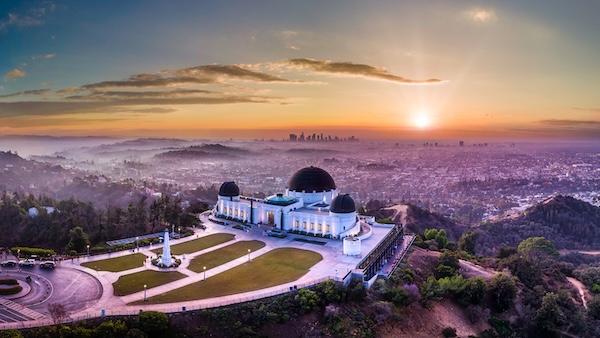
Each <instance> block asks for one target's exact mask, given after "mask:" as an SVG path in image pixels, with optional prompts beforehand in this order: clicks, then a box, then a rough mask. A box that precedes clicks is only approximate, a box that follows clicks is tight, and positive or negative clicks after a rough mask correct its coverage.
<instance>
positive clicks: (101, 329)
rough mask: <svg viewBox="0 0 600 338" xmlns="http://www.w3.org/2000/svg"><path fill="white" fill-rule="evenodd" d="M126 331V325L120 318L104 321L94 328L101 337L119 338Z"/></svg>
mask: <svg viewBox="0 0 600 338" xmlns="http://www.w3.org/2000/svg"><path fill="white" fill-rule="evenodd" d="M126 332H127V325H125V323H124V322H123V321H122V320H117V321H115V322H113V321H112V320H109V321H106V322H104V323H102V324H100V325H98V327H97V328H96V330H95V333H96V335H97V336H98V337H102V338H120V337H123V336H124V335H125V333H126Z"/></svg>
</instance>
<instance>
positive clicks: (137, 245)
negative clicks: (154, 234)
mask: <svg viewBox="0 0 600 338" xmlns="http://www.w3.org/2000/svg"><path fill="white" fill-rule="evenodd" d="M139 240H140V238H139V237H136V238H135V248H136V249H137V251H140V243H139Z"/></svg>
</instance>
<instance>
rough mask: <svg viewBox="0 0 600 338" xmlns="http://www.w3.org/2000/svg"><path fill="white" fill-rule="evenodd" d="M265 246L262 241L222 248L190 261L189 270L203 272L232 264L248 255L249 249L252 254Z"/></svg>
mask: <svg viewBox="0 0 600 338" xmlns="http://www.w3.org/2000/svg"><path fill="white" fill-rule="evenodd" d="M264 246H265V243H264V242H261V241H240V242H237V243H233V244H231V245H228V246H225V247H222V248H220V249H217V250H214V251H211V252H207V253H205V254H203V255H200V256H197V257H196V258H194V259H193V260H191V261H190V265H189V266H188V270H191V271H194V272H198V273H200V272H203V271H204V267H206V268H207V269H209V270H210V269H212V268H214V267H217V266H219V265H221V264H225V263H227V262H230V261H232V260H234V259H236V258H240V257H242V256H244V255H247V254H248V249H250V250H252V252H254V251H256V250H258V249H261V248H263V247H264Z"/></svg>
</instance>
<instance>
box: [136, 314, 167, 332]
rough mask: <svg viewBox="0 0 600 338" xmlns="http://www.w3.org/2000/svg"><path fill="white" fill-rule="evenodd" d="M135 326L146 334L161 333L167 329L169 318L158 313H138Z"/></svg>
mask: <svg viewBox="0 0 600 338" xmlns="http://www.w3.org/2000/svg"><path fill="white" fill-rule="evenodd" d="M137 324H138V326H139V327H140V329H141V330H142V331H144V332H146V333H154V332H161V331H165V330H167V329H168V328H169V317H167V315H166V314H164V313H162V312H158V311H140V313H139V314H138V316H137Z"/></svg>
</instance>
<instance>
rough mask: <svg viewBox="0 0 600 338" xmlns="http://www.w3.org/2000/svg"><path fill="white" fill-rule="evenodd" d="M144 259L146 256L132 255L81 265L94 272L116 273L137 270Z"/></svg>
mask: <svg viewBox="0 0 600 338" xmlns="http://www.w3.org/2000/svg"><path fill="white" fill-rule="evenodd" d="M146 258H147V257H146V255H144V254H141V253H136V254H133V255H127V256H121V257H115V258H107V259H102V260H99V261H93V262H85V263H81V265H82V266H85V267H88V268H90V269H94V270H96V271H110V272H118V271H125V270H129V269H134V268H139V267H140V266H143V265H144V259H146Z"/></svg>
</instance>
